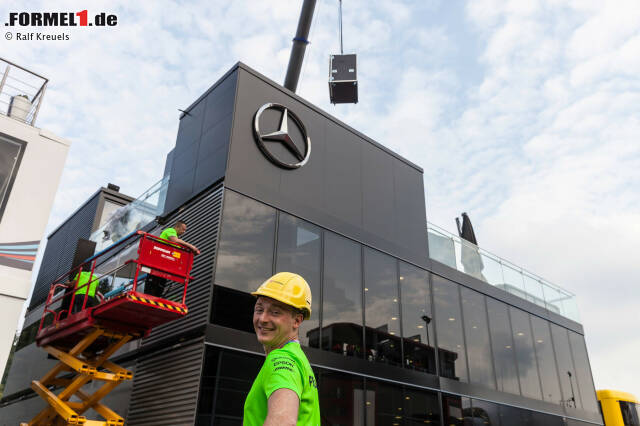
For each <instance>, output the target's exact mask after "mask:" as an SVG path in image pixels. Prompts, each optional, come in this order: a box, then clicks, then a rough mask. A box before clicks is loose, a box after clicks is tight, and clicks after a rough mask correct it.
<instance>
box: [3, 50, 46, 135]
mask: <svg viewBox="0 0 640 426" xmlns="http://www.w3.org/2000/svg"><path fill="white" fill-rule="evenodd" d="M48 82H49V80H48V79H46V78H44V77H42V76H41V75H38V74H36V73H34V72H32V71H29V70H28V69H26V68H23V67H21V66H20V65H16V64H14V63H13V62H10V61H7V60H6V59H3V58H0V113H2V114H4V115H6V116H8V117H11V118H14V119H16V120H19V121H22V122H24V123H26V124H29V125H31V126H35V122H36V118H37V117H38V112H39V111H40V106H41V105H42V98H43V97H44V92H45V90H46V88H47V83H48Z"/></svg>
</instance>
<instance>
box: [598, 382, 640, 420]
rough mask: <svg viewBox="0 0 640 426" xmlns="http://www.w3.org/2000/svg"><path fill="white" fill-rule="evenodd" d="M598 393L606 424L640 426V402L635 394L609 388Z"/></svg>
mask: <svg viewBox="0 0 640 426" xmlns="http://www.w3.org/2000/svg"><path fill="white" fill-rule="evenodd" d="M597 395H598V402H599V403H600V408H601V409H602V416H603V417H604V424H605V425H606V426H640V404H639V403H638V400H637V399H636V397H635V396H633V395H631V394H630V393H627V392H620V391H615V390H608V389H605V390H599V391H598V392H597Z"/></svg>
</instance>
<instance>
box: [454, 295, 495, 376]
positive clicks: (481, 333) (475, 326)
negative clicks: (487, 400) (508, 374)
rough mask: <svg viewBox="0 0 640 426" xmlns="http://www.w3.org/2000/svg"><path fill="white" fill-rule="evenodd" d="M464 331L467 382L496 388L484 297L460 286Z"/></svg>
mask: <svg viewBox="0 0 640 426" xmlns="http://www.w3.org/2000/svg"><path fill="white" fill-rule="evenodd" d="M460 295H461V296H462V314H463V316H464V332H465V336H466V338H467V357H468V358H469V382H470V383H477V384H480V385H483V386H486V387H489V388H491V389H496V378H495V375H494V373H493V359H492V357H491V345H489V344H487V343H488V342H489V341H490V340H489V325H488V322H487V308H486V306H485V302H484V299H485V297H484V296H483V295H482V294H480V293H478V292H477V291H473V290H469V289H468V288H466V287H461V289H460Z"/></svg>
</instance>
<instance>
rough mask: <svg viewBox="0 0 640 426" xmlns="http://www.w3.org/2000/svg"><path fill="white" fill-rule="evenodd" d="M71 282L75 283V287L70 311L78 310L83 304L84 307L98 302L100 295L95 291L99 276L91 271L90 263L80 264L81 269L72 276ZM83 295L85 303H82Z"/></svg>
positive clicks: (75, 311)
mask: <svg viewBox="0 0 640 426" xmlns="http://www.w3.org/2000/svg"><path fill="white" fill-rule="evenodd" d="M89 280H91V282H89ZM71 282H72V283H74V284H75V286H74V288H76V289H77V290H76V293H75V298H74V301H73V310H72V311H71V312H72V313H74V314H75V313H77V312H80V311H81V310H82V306H83V305H84V306H85V308H90V307H92V306H96V305H98V304H99V303H100V300H98V299H99V298H100V299H102V295H101V294H100V292H98V291H97V289H98V284H99V283H100V278H99V277H98V276H97V275H96V274H95V273H93V274H92V273H91V265H90V264H88V263H86V264H84V265H82V270H81V271H80V272H79V273H77V274H76V275H75V276H74V277H73V280H72V281H71ZM85 295H86V299H87V303H86V305H85V303H84V300H85Z"/></svg>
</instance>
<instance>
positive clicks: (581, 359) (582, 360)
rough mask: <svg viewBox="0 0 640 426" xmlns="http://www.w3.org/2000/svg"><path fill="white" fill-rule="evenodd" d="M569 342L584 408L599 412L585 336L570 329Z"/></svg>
mask: <svg viewBox="0 0 640 426" xmlns="http://www.w3.org/2000/svg"><path fill="white" fill-rule="evenodd" d="M569 344H570V345H571V353H572V354H573V362H574V365H575V367H576V374H575V380H576V381H575V382H574V384H575V383H577V384H578V386H577V388H578V392H579V393H580V400H581V402H582V409H583V410H586V411H590V412H592V413H597V412H598V400H597V398H596V393H595V391H594V385H593V377H592V375H591V368H590V366H589V358H588V356H587V347H586V345H585V342H584V337H583V336H581V335H579V334H577V333H574V332H572V331H569Z"/></svg>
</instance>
